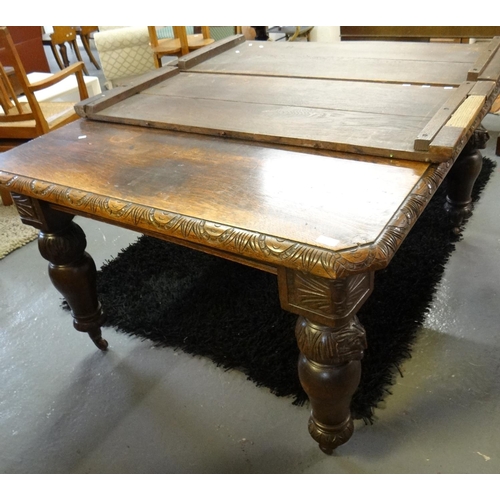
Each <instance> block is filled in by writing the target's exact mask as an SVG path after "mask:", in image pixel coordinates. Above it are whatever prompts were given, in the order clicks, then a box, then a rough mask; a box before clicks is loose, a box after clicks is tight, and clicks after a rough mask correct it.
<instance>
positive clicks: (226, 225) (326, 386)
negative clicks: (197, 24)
mask: <svg viewBox="0 0 500 500" xmlns="http://www.w3.org/2000/svg"><path fill="white" fill-rule="evenodd" d="M236 40H237V39H233V40H232V42H231V43H233V45H226V46H225V49H224V50H222V51H221V47H220V46H215V45H216V44H212V45H210V46H209V47H206V48H204V49H200V52H202V51H203V52H202V54H201V56H200V57H199V58H195V57H194V54H193V59H189V58H190V57H191V56H189V55H188V56H186V57H187V58H188V59H187V61H181V59H183V58H181V59H180V60H179V68H163V69H162V71H161V72H158V73H157V74H156V76H155V80H154V82H155V83H154V84H151V85H150V83H151V82H152V80H150V77H149V76H148V77H145V78H144V79H143V80H141V81H140V82H138V85H137V87H133V86H131V87H127V88H125V89H119V90H118V91H115V92H114V93H110V94H108V95H105V96H104V97H102V96H99V97H96V98H93V99H89V100H87V101H86V102H84V103H81V104H80V106H79V113H80V114H81V115H82V116H85V117H87V119H82V120H79V121H76V122H74V123H71V124H69V125H67V126H66V127H63V128H61V129H59V130H56V131H54V132H52V133H51V134H48V135H46V136H45V137H43V138H42V139H41V140H38V141H31V142H30V143H28V144H26V145H24V146H22V147H20V148H17V149H16V150H14V151H10V152H7V153H5V154H3V155H1V156H0V186H2V187H4V188H6V189H8V190H9V191H11V192H13V193H15V194H14V198H15V199H16V204H17V206H18V208H19V210H20V213H21V217H22V219H23V221H24V222H25V223H27V224H31V225H35V227H41V228H42V232H43V236H41V242H42V243H41V252H42V255H43V256H44V257H45V258H47V259H48V260H49V262H50V263H51V264H50V265H51V266H52V267H53V270H52V271H51V272H50V273H51V277H52V279H53V280H54V282H55V284H56V286H57V287H58V289H59V290H61V292H62V293H64V294H65V296H66V297H67V298H68V301H69V302H70V305H71V307H72V309H73V315H74V317H75V321H76V325H75V326H76V327H77V329H79V330H82V331H87V332H88V333H89V334H90V335H91V338H92V339H93V340H94V342H96V343H97V345H98V347H100V348H105V344H104V343H103V342H104V341H101V338H100V331H99V326H100V324H101V321H102V317H103V316H102V314H103V313H102V312H101V310H100V307H99V305H98V301H97V297H96V293H95V286H94V283H93V279H94V278H93V276H94V269H93V266H92V263H91V261H90V260H89V258H87V257H86V254H85V252H84V248H85V245H84V238H83V236H82V234H81V232H80V231H79V229H77V228H75V226H74V225H73V223H72V221H71V219H72V216H73V215H82V216H86V217H91V218H93V219H96V220H100V221H103V222H107V223H110V224H115V225H118V226H121V227H125V228H129V229H132V230H136V231H139V232H141V233H144V234H148V235H150V236H154V237H157V238H161V239H164V240H167V241H171V242H174V243H177V244H180V245H185V246H188V247H191V248H194V249H197V250H200V251H203V252H207V253H210V254H214V255H217V256H220V257H223V258H226V259H229V260H234V261H236V262H240V263H243V264H246V265H249V266H252V267H256V268H258V269H262V270H265V271H267V272H271V273H274V274H276V275H277V279H278V287H279V298H280V303H281V306H282V307H283V308H284V309H286V310H288V311H291V312H292V313H294V314H297V315H298V320H297V324H296V329H295V334H296V338H297V343H298V346H299V349H300V353H301V354H300V358H299V363H298V367H299V368H298V369H299V376H300V380H301V383H302V385H303V387H304V389H305V391H306V392H307V394H308V396H309V399H310V401H311V407H312V413H311V418H310V422H309V431H310V433H311V435H312V437H313V438H314V439H315V440H316V441H317V442H318V443H319V446H320V448H321V449H322V450H323V451H324V452H325V453H328V454H331V453H332V452H333V450H334V449H335V448H336V447H337V446H339V445H341V444H343V443H345V442H346V441H347V440H348V439H349V437H350V436H351V434H352V431H353V425H352V418H351V415H350V401H351V398H352V395H353V393H354V391H355V390H356V387H357V385H358V383H359V377H360V360H361V359H362V357H363V353H364V350H365V349H366V347H367V338H366V337H367V336H368V340H369V332H367V333H366V332H365V330H364V328H363V326H362V325H361V324H360V322H359V320H358V319H357V313H358V311H359V309H360V308H361V307H362V305H363V303H364V302H365V300H366V299H367V298H368V296H369V295H370V293H371V291H372V289H373V286H374V283H373V276H374V271H376V270H380V269H383V268H385V267H387V266H388V265H389V264H390V261H391V259H392V258H393V256H394V255H395V253H396V252H397V250H398V248H399V246H400V245H401V243H402V242H403V240H404V239H405V237H406V236H407V234H408V233H409V231H410V230H411V228H412V227H413V225H414V223H415V222H416V221H417V219H418V218H419V216H420V215H421V213H422V212H423V210H424V209H425V207H426V205H427V203H428V202H429V200H430V199H431V197H432V196H433V194H434V193H435V192H436V190H437V188H438V187H439V185H440V184H441V183H442V182H443V180H444V179H445V177H446V176H447V174H448V172H449V171H450V169H452V166H453V164H454V163H455V160H457V158H459V159H458V161H457V163H456V165H455V167H453V173H452V174H451V180H450V186H449V191H448V193H449V196H448V205H449V207H451V208H450V213H451V215H452V217H453V218H455V219H456V217H455V213H454V212H455V208H456V207H457V206H460V207H459V208H460V209H461V210H462V215H461V216H464V214H465V215H466V211H467V210H469V207H468V203H469V201H470V200H469V194H470V193H469V189H470V187H471V185H472V184H473V182H474V176H475V175H476V174H477V165H478V161H479V160H478V158H479V157H478V155H477V149H478V148H480V147H481V145H482V144H481V135H480V133H479V132H478V133H475V130H476V129H477V128H478V127H479V125H480V123H481V120H482V118H483V117H484V116H485V114H486V113H487V112H488V111H489V110H490V108H491V105H492V103H493V101H494V99H495V98H496V96H497V94H498V92H499V83H500V76H497V78H496V79H495V77H494V76H493V75H495V74H496V73H495V71H496V54H494V55H493V57H492V58H490V59H489V62H488V63H487V64H486V67H485V68H484V70H481V71H480V72H479V73H478V74H477V79H475V80H473V81H467V75H469V70H470V68H476V67H477V66H479V65H475V62H476V61H478V60H483V61H484V58H483V57H482V56H483V55H484V54H483V52H482V51H481V49H480V48H477V47H476V48H470V47H468V46H465V45H462V46H458V48H457V47H451V48H450V47H447V48H446V50H441V49H432V50H429V48H428V47H427V46H426V44H395V45H396V47H394V46H392V45H389V46H388V45H387V44H378V43H375V44H368V45H367V44H364V43H362V42H360V44H359V45H358V44H346V45H349V46H350V48H349V49H347V50H348V51H353V52H352V53H351V56H349V55H348V53H346V52H343V51H344V48H341V49H340V51H341V52H342V53H343V54H344V56H343V57H345V58H346V61H345V63H344V64H343V66H344V69H343V70H342V68H334V71H335V72H336V73H337V74H340V73H341V72H342V71H343V76H342V78H335V77H332V68H331V66H332V64H329V66H328V67H325V68H323V69H321V68H320V64H319V63H318V61H320V60H323V61H324V60H325V55H324V54H323V55H322V54H321V53H322V50H323V49H322V48H321V46H320V45H318V46H315V47H314V48H311V46H312V44H300V43H299V44H274V45H275V46H281V47H282V48H281V49H276V48H271V47H270V46H269V51H267V48H266V47H267V46H263V47H262V48H260V47H259V42H257V43H256V47H253V48H252V46H250V45H248V44H247V43H246V42H245V43H243V44H242V43H239V44H237V45H234V43H235V41H236ZM332 45H334V44H332ZM213 46H215V47H214V49H213V50H211V48H212V47H213ZM301 46H306V47H309V49H308V50H307V51H305V52H304V50H303V48H300V47H301ZM355 46H358V49H356V48H355ZM296 47H299V48H296ZM405 47H406V48H405ZM418 47H421V49H419V48H418ZM378 49H380V50H381V51H382V53H384V54H386V55H390V54H392V63H393V64H392V65H393V66H394V67H391V65H386V66H384V64H383V61H384V60H385V59H382V58H380V57H379V54H378V53H377V50H378ZM249 50H252V51H253V50H255V52H253V53H252V55H250V52H249ZM324 50H325V51H326V52H327V54H329V55H331V56H332V57H337V58H338V59H337V63H338V64H339V65H340V66H342V64H341V59H340V58H339V55H338V53H336V52H331V50H332V49H331V47H329V48H326V47H325V48H324ZM259 51H261V52H259ZM279 54H281V56H279ZM335 54H336V56H335ZM398 54H399V55H398ZM242 55H243V56H244V59H240V58H241V56H242ZM304 55H309V56H310V57H309V59H314V58H316V62H315V63H311V64H310V65H309V69H310V70H311V74H312V75H313V76H314V75H315V78H312V77H307V78H298V75H297V69H296V67H300V65H299V64H295V65H294V64H292V62H293V61H295V63H298V62H299V61H300V59H299V58H300V57H302V56H304ZM270 56H272V57H271V59H272V58H274V63H275V67H274V68H271V66H270V64H269V61H270ZM361 56H362V57H361ZM367 58H368V59H369V60H367ZM259 60H260V61H261V62H262V61H267V63H264V64H262V65H259ZM370 60H371V61H372V62H373V63H375V61H378V62H380V63H381V67H380V68H378V69H377V68H376V65H375V64H370ZM408 60H411V61H412V62H413V63H414V64H416V65H418V64H420V63H419V61H420V62H421V63H422V64H421V67H420V69H419V70H418V72H422V74H424V73H425V67H427V69H428V73H429V75H430V76H429V78H428V79H424V81H427V82H432V83H429V87H427V86H426V87H424V88H422V87H421V86H420V85H416V84H412V85H410V86H407V85H402V83H403V82H405V83H407V82H408V81H410V82H411V80H407V78H406V77H408V76H409V75H410V76H411V75H415V74H416V73H415V71H414V70H413V69H412V68H411V66H412V65H411V64H409V65H406V64H404V62H405V61H408ZM231 61H233V64H234V65H233V66H231V64H230V63H231ZM245 61H246V63H245ZM279 61H281V62H279ZM184 62H186V65H185V66H184V67H182V64H183V63H184ZM361 62H362V63H363V64H360V63H361ZM400 62H403V64H401V65H400V64H399V63H400ZM424 62H425V64H424ZM364 64H366V65H367V66H371V68H370V69H369V71H368V72H366V71H365V69H366V68H361V69H358V66H360V65H364ZM395 67H400V69H401V72H400V73H399V76H398V77H397V78H396V80H394V78H393V76H394V74H395V73H394V71H395ZM259 68H260V69H259ZM457 68H460V71H459V72H458V71H457ZM262 70H263V71H264V72H265V73H266V72H267V73H266V75H265V76H264V74H262ZM291 70H293V71H291ZM290 71H291V72H292V73H293V74H292V75H290V74H288V73H289V72H290ZM301 71H302V70H301ZM360 72H361V73H360ZM363 72H364V73H363ZM384 72H386V74H385V75H384ZM360 74H364V75H365V77H367V80H366V81H358V78H357V77H359V75H360ZM450 75H452V76H450ZM387 76H390V78H388V77H387ZM347 77H349V78H350V79H351V80H350V81H349V82H348V83H347V84H346V82H345V81H343V80H345V79H348V78H347ZM454 78H456V79H458V81H457V82H456V83H455V84H453V85H450V84H449V83H446V84H443V83H436V82H448V81H450V80H453V79H454ZM398 81H399V83H398V84H396V83H397V82H398ZM266 82H267V85H265V83H266ZM444 86H451V87H452V88H451V89H444V88H443V87H444ZM351 87H352V88H351ZM353 89H354V90H353ZM457 93H458V94H457ZM455 94H457V95H459V96H460V98H459V99H455V101H454V102H455V105H454V109H453V111H454V112H452V113H451V114H449V113H444V111H449V110H444V109H443V107H447V106H448V105H449V104H450V102H449V100H448V98H449V97H450V96H453V95H455ZM365 96H367V97H366V98H365ZM210 100H212V101H213V104H214V106H213V110H212V111H210V106H209V102H208V101H210ZM152 108H155V109H152ZM156 109H158V110H159V112H156ZM230 109H232V110H233V112H234V113H236V114H237V115H238V116H239V118H237V119H235V118H234V116H233V115H232V114H231V113H229V112H228V111H229V110H230ZM304 110H305V111H304ZM207 113H208V116H209V117H210V119H211V120H213V122H212V123H208V122H207V120H206V118H205V115H206V114H207ZM273 114H276V115H277V116H278V117H279V118H280V119H276V118H275V116H273ZM301 115H302V116H301ZM337 115H339V116H341V117H342V120H343V121H344V127H345V128H347V129H349V130H350V133H351V134H352V136H355V137H356V140H357V141H359V142H356V143H355V142H354V141H351V142H349V141H350V140H351V139H350V138H349V137H348V136H342V139H341V140H339V139H336V140H330V144H337V146H335V147H333V148H332V147H330V145H329V147H328V148H326V147H321V145H322V143H321V141H323V140H324V137H325V134H328V129H329V128H331V127H333V128H335V127H336V122H335V119H336V118H335V117H336V116H337ZM124 117H125V118H124ZM172 117H173V119H172ZM262 117H265V118H266V119H265V120H264V119H262ZM304 117H306V118H305V119H304ZM284 118H288V119H284ZM115 120H116V121H119V122H120V123H114V121H115ZM182 120H185V121H182ZM204 120H205V121H204ZM349 120H352V125H351V124H350V123H349ZM266 121H269V122H270V125H269V124H267V123H266ZM296 121H299V123H300V124H301V127H296V126H295V122H296ZM200 122H201V123H202V125H197V123H200ZM280 123H281V127H282V128H281V129H279V128H278V127H279V125H280ZM339 123H340V122H339ZM392 123H396V124H397V127H398V128H396V127H394V126H393V125H392ZM429 123H431V125H432V126H430V128H428V129H426V128H425V127H426V126H427V125H428V124H429ZM436 123H439V126H437V127H436V126H435V125H436ZM268 126H271V127H274V128H273V129H272V134H270V133H267V132H266V130H268V129H266V127H268ZM251 127H254V129H252V128H251ZM358 128H359V129H361V130H362V131H363V132H364V134H359V133H357V132H356V129H358ZM165 129H167V130H165ZM176 129H177V130H176ZM407 129H410V131H411V133H410V134H407ZM290 130H291V131H292V133H290ZM324 130H326V132H325V131H324ZM337 130H338V131H339V133H341V129H340V126H337ZM380 130H382V132H380ZM422 130H428V131H431V132H432V135H433V138H432V139H431V140H430V142H429V144H427V145H425V144H423V145H421V147H422V148H424V149H425V148H428V151H425V150H414V149H413V146H414V143H415V139H416V138H417V136H418V134H419V133H420V132H421V131H422ZM388 131H389V132H390V133H388ZM216 132H217V133H216ZM264 132H265V133H264ZM239 133H241V134H242V135H241V138H238V134H239ZM287 134H288V137H289V138H291V139H293V141H292V140H290V141H288V143H286V144H285V143H284V141H280V140H276V138H279V137H286V136H287ZM307 134H309V135H307ZM355 134H358V135H355ZM380 134H382V135H380ZM384 134H386V135H384ZM314 135H316V139H317V141H316V142H315V143H314V142H312V140H313V139H314ZM400 136H404V137H406V140H407V141H408V145H407V150H406V153H405V155H406V154H408V158H398V156H399V152H400V151H401V147H400V141H401V139H400ZM243 137H244V139H245V140H243V139H242V138H243ZM269 137H272V138H273V140H272V141H270V140H268V138H269ZM304 137H305V139H304ZM327 137H328V136H327ZM374 137H375V138H377V137H378V138H379V141H380V143H379V145H378V146H374V142H373V141H374ZM410 137H411V141H410V139H409V138H410ZM420 139H421V140H424V139H425V138H424V137H423V136H420ZM482 139H484V136H483V137H482ZM335 141H337V142H335ZM354 144H355V145H356V147H352V146H353V145H354ZM436 145H437V146H436ZM435 147H438V150H437V152H436V150H433V148H435ZM368 153H370V154H368ZM62 165H64V166H67V168H61V166H62ZM24 207H27V208H24ZM464 207H465V212H464V210H463V208H464ZM23 210H25V212H23ZM33 212H34V215H33ZM56 214H57V215H56ZM454 223H455V227H456V225H457V222H456V220H455V221H454ZM40 224H42V226H40ZM59 247H61V249H59ZM72 269H74V272H75V275H76V276H77V278H76V280H77V281H76V282H75V283H76V284H71V280H69V279H68V278H67V276H68V273H70V272H71V270H72ZM80 287H81V288H82V293H81V297H80V293H79V288H80ZM256 314H258V311H256Z"/></svg>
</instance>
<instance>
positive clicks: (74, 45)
mask: <svg viewBox="0 0 500 500" xmlns="http://www.w3.org/2000/svg"><path fill="white" fill-rule="evenodd" d="M71 45H72V46H73V50H74V52H75V56H76V58H77V59H78V60H79V61H80V62H82V63H83V72H84V73H85V74H86V75H87V76H89V72H88V70H87V68H86V67H85V63H84V62H83V59H82V55H81V54H80V49H79V48H78V43H76V39H75V40H72V41H71Z"/></svg>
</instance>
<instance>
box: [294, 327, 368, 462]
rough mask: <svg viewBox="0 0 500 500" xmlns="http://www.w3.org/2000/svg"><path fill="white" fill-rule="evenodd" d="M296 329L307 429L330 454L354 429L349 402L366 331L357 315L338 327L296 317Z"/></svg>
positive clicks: (357, 373)
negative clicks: (307, 410) (308, 406)
mask: <svg viewBox="0 0 500 500" xmlns="http://www.w3.org/2000/svg"><path fill="white" fill-rule="evenodd" d="M295 331H296V336H297V342H298V345H299V349H300V351H301V354H300V356H299V378H300V382H301V384H302V387H303V388H304V390H305V391H306V393H307V395H308V396H309V401H310V403H311V406H312V412H311V417H310V419H309V433H310V434H311V436H312V437H313V438H314V439H315V440H316V441H317V442H318V443H319V447H320V449H321V450H322V451H323V452H325V453H327V454H329V455H330V454H332V453H333V450H334V449H335V448H337V447H338V446H340V445H342V444H344V443H345V442H346V441H348V440H349V438H350V437H351V435H352V433H353V431H354V425H353V422H352V418H351V410H350V405H351V399H352V396H353V394H354V392H355V391H356V389H357V387H358V385H359V380H360V378H361V362H360V360H361V358H362V357H363V350H364V349H365V348H366V340H365V332H364V329H363V327H362V326H361V325H360V323H359V321H358V320H357V318H356V317H354V318H353V320H352V321H351V322H349V323H347V324H346V325H344V326H342V327H340V328H332V327H328V326H324V325H319V324H316V323H313V322H311V321H309V320H307V319H306V318H303V317H299V319H298V321H297V327H296V330H295Z"/></svg>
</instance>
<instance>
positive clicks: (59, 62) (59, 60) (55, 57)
mask: <svg viewBox="0 0 500 500" xmlns="http://www.w3.org/2000/svg"><path fill="white" fill-rule="evenodd" d="M50 48H51V49H52V54H54V59H55V60H56V62H57V65H58V66H59V69H64V64H63V62H62V61H61V58H60V57H59V54H58V52H57V48H56V46H55V45H51V46H50Z"/></svg>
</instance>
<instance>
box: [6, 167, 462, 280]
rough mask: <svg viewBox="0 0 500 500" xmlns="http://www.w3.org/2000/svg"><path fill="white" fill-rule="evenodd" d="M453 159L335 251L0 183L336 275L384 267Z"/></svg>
mask: <svg viewBox="0 0 500 500" xmlns="http://www.w3.org/2000/svg"><path fill="white" fill-rule="evenodd" d="M452 163H453V162H452V161H451V160H450V161H449V162H446V163H442V164H439V165H437V166H436V165H431V166H430V167H429V168H428V169H427V170H426V172H425V173H424V175H423V176H422V177H421V178H420V180H419V181H418V182H417V184H416V185H415V186H414V188H413V190H412V191H411V192H410V194H409V195H408V197H407V198H406V200H405V201H404V202H403V203H402V205H401V206H400V208H399V209H398V211H397V212H396V213H395V214H394V216H393V217H392V219H391V221H390V222H389V224H388V225H387V226H386V227H385V229H384V230H383V231H382V232H381V234H380V235H379V237H378V238H377V239H376V240H375V241H374V242H372V243H369V244H365V245H358V246H353V247H351V248H348V249H345V250H340V251H336V250H328V249H325V248H320V247H316V246H313V245H309V244H305V243H300V242H297V241H292V240H286V239H280V238H277V237H274V236H270V235H266V234H262V233H257V232H253V231H249V230H245V229H241V228H237V227H232V226H228V225H223V224H217V223H214V222H210V221H207V220H203V219H198V218H194V217H191V216H186V215H181V214H177V213H173V212H166V211H163V210H160V209H155V208H152V207H148V206H145V205H140V204H135V203H131V202H127V201H124V200H120V199H116V198H111V197H107V196H103V195H98V194H95V193H91V192H86V191H82V190H79V189H75V188H68V187H66V186H61V185H57V184H52V183H48V182H46V181H42V180H38V179H33V178H30V177H24V176H20V175H16V174H13V173H9V172H5V171H0V185H1V186H4V187H5V188H7V189H8V190H9V191H13V192H15V193H20V194H23V195H25V196H29V197H33V198H38V199H41V200H43V201H46V202H48V203H51V204H54V205H57V206H60V207H61V208H62V209H63V207H65V208H67V209H69V210H74V211H76V213H78V214H79V215H82V216H85V215H88V216H89V217H91V216H96V218H99V217H100V218H101V219H102V220H103V221H106V222H109V223H113V221H116V223H117V224H122V225H124V226H125V227H128V228H129V229H135V230H137V231H139V232H140V230H141V229H144V230H147V231H148V233H149V234H152V235H155V234H157V235H158V236H159V237H161V236H162V235H165V236H170V237H173V238H177V239H180V240H187V241H190V242H194V243H198V244H201V245H203V246H206V247H212V248H215V249H218V250H223V251H225V252H229V253H233V254H237V255H242V256H245V257H248V258H250V259H255V260H257V261H263V262H265V263H266V264H272V265H276V266H278V267H286V268H291V269H296V270H299V271H303V272H307V273H310V274H313V275H317V276H321V277H324V278H330V279H336V278H343V277H346V276H349V275H352V274H358V273H361V272H366V271H374V270H377V269H382V268H384V267H386V266H387V265H388V263H389V262H390V260H391V259H392V257H393V255H394V254H395V253H396V251H397V249H398V248H399V245H400V244H401V243H402V242H403V240H404V238H405V237H406V235H407V234H408V232H409V231H410V229H411V227H412V226H413V224H414V223H415V222H416V220H417V219H418V217H419V216H420V214H421V213H422V212H423V210H424V208H425V207H426V205H427V203H428V202H429V200H430V199H431V198H432V196H433V195H434V193H435V191H436V189H437V188H438V187H439V185H440V184H441V182H442V180H443V179H444V177H445V176H446V173H447V172H448V170H449V168H450V167H451V165H452ZM54 208H57V207H54Z"/></svg>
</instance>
